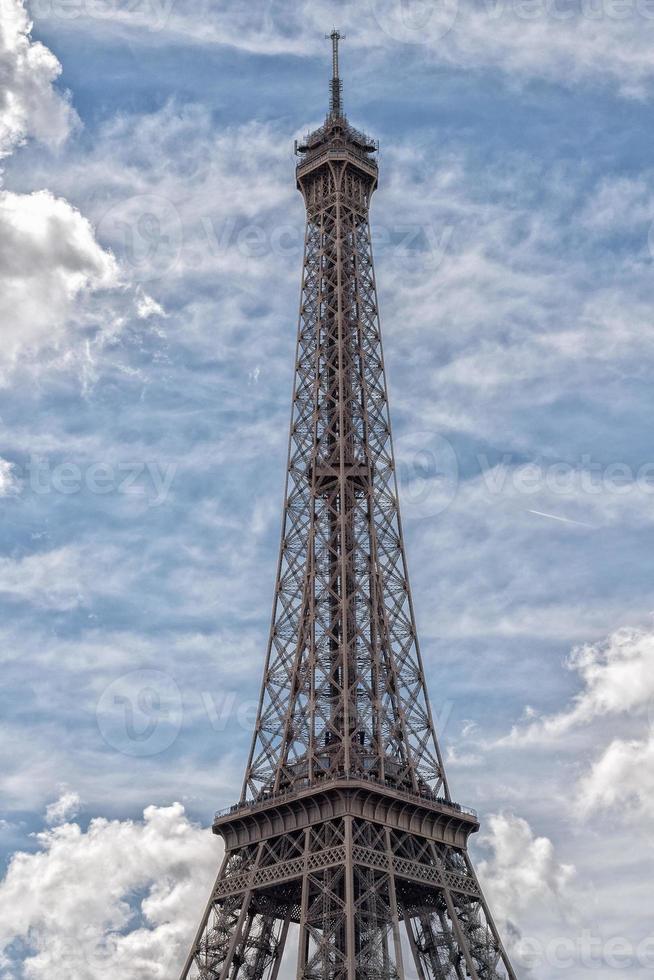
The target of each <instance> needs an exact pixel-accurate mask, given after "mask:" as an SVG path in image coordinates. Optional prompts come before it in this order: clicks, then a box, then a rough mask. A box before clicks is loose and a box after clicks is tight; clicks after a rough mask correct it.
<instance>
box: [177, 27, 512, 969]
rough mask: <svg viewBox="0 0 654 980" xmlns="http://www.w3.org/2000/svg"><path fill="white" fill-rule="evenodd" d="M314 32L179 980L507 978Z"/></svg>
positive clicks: (363, 208)
mask: <svg viewBox="0 0 654 980" xmlns="http://www.w3.org/2000/svg"><path fill="white" fill-rule="evenodd" d="M329 37H330V38H331V41H332V46H333V73H332V79H331V83H330V106H329V113H328V115H327V117H326V120H325V123H324V125H323V126H321V127H320V128H319V129H317V130H316V131H315V132H313V133H311V134H310V135H308V136H307V138H306V139H305V140H304V142H302V143H301V144H300V145H297V144H296V154H297V155H298V158H299V161H298V164H297V171H296V176H297V186H298V189H299V190H300V192H301V193H302V195H303V198H304V202H305V205H306V235H305V249H304V267H303V277H302V292H301V300H300V317H299V330H298V338H297V354H296V360H295V384H294V392H293V404H292V418H291V430H290V443H289V455H288V470H287V484H286V496H285V509H284V519H283V529H282V540H281V548H280V553H279V564H278V569H277V581H276V584H275V597H274V609H273V618H272V627H271V631H270V640H269V644H268V653H267V658H266V663H265V669H264V676H263V684H262V688H261V695H260V700H259V711H258V718H257V722H256V727H255V731H254V737H253V741H252V748H251V751H250V756H249V759H248V763H247V769H246V773H245V779H244V782H243V790H242V795H241V798H240V801H239V802H238V803H237V804H235V805H234V806H232V807H230V808H229V810H227V811H225V812H222V813H219V814H217V815H216V819H215V822H214V825H213V830H214V833H216V834H218V835H220V836H221V837H222V838H223V840H224V842H225V856H224V860H223V862H222V866H221V868H220V871H219V874H218V879H217V881H216V884H215V887H214V889H213V892H212V894H211V897H210V899H209V903H208V906H207V909H206V912H205V915H204V917H203V919H202V922H201V924H200V928H199V930H198V933H197V936H196V938H195V941H194V943H193V947H192V949H191V952H190V954H189V957H188V960H187V962H186V964H185V966H184V969H183V971H182V974H181V980H277V978H278V976H280V971H281V977H282V978H283V980H287V978H289V977H290V976H291V975H293V976H294V977H295V978H296V980H404V978H409V977H411V978H417V980H456V978H459V980H463V978H471V980H515V973H514V972H513V969H512V967H511V965H510V963H509V960H508V957H507V955H506V952H505V950H504V947H503V945H502V942H501V939H500V937H499V935H498V932H497V929H496V928H495V925H494V923H493V919H492V917H491V914H490V911H489V909H488V906H487V904H486V901H485V899H484V896H483V895H482V892H481V889H480V887H479V883H478V881H477V878H476V875H475V872H474V869H473V866H472V864H471V861H470V858H469V856H468V853H467V842H468V838H469V836H470V834H472V833H474V832H475V831H477V830H478V829H479V823H478V820H477V817H476V814H475V813H474V811H472V810H470V809H468V808H467V807H464V806H461V805H460V804H458V803H455V802H454V801H453V800H452V797H451V795H450V790H449V786H448V783H447V778H446V775H445V770H444V768H443V761H442V758H441V752H440V749H439V746H438V742H437V740H436V735H435V732H434V724H433V720H432V713H431V709H430V705H429V699H428V695H427V689H426V685H425V674H424V669H423V665H422V660H421V657H420V650H419V646H418V637H417V633H416V627H415V620H414V612H413V604H412V600H411V591H410V588H409V579H408V574H407V567H406V559H405V553H404V543H403V538H402V525H401V522H400V511H399V506H398V494H397V485H396V478H395V464H394V459H393V447H392V440H391V427H390V420H389V413H388V398H387V393H386V382H385V376H384V359H383V354H382V341H381V334H380V327H379V316H378V305H377V295H376V287H375V274H374V266H373V258H372V250H371V238H370V226H369V221H368V211H369V206H370V198H371V196H372V193H373V191H374V190H375V188H376V186H377V174H378V168H377V162H376V151H377V149H378V146H377V144H376V143H375V142H374V141H373V140H371V139H369V138H368V137H367V136H365V135H364V134H363V133H361V132H359V131H358V130H356V129H354V128H353V127H352V126H351V125H350V123H349V122H348V120H347V117H346V115H345V113H344V111H343V103H342V82H341V80H340V77H339V65H338V58H339V41H340V40H341V37H342V35H340V34H339V33H338V32H337V31H334V32H333V33H332V34H331V35H329ZM285 950H286V954H285Z"/></svg>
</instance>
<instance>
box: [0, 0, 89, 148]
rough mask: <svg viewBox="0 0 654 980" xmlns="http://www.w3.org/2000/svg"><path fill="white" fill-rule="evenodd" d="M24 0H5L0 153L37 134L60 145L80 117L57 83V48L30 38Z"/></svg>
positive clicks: (0, 38)
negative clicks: (52, 49) (54, 84)
mask: <svg viewBox="0 0 654 980" xmlns="http://www.w3.org/2000/svg"><path fill="white" fill-rule="evenodd" d="M31 27H32V25H31V23H30V20H29V17H28V15H27V11H26V10H25V6H24V4H23V3H22V0H1V2H0V78H2V87H1V88H0V157H3V156H6V155H7V154H8V153H11V151H12V150H13V149H14V147H16V146H17V145H18V144H19V143H21V142H22V141H23V140H25V139H26V138H27V137H29V136H33V137H35V138H36V139H39V140H41V141H43V142H45V143H48V144H50V145H53V146H59V145H60V144H61V143H63V141H64V140H65V139H66V137H67V136H68V134H69V132H70V130H71V128H72V126H73V125H74V123H75V120H76V118H77V117H76V116H75V113H74V111H73V109H72V108H71V106H70V103H69V101H68V99H67V98H66V96H65V95H62V94H61V93H60V92H58V91H57V90H56V89H55V88H54V87H53V83H54V82H55V81H56V80H57V78H58V77H59V75H60V74H61V65H60V64H59V61H58V60H57V58H56V57H55V56H54V54H53V53H52V51H50V50H49V49H48V48H46V47H45V46H44V45H43V44H41V43H39V42H38V41H33V40H32V38H31V37H30V31H31Z"/></svg>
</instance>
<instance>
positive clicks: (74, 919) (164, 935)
mask: <svg viewBox="0 0 654 980" xmlns="http://www.w3.org/2000/svg"><path fill="white" fill-rule="evenodd" d="M37 841H38V844H39V850H38V851H37V852H36V853H33V854H26V853H18V854H15V855H14V856H13V858H12V860H11V862H10V864H9V867H8V870H7V873H6V876H5V878H4V880H3V881H2V882H1V883H0V948H2V949H3V950H4V953H3V955H2V958H1V959H0V966H3V967H4V968H5V970H6V971H11V972H5V973H3V975H4V976H13V975H14V972H13V969H12V967H13V965H14V962H15V961H14V959H13V955H12V953H11V951H10V949H9V947H10V945H11V944H12V943H13V942H15V941H17V940H19V941H22V942H24V943H25V944H26V947H27V950H28V951H27V954H26V956H25V958H24V962H23V965H22V967H21V968H20V969H21V972H20V974H19V975H21V976H26V977H27V976H29V977H30V978H31V980H46V978H47V980H68V978H69V977H71V976H74V977H80V978H84V980H102V978H104V977H106V976H107V975H110V976H119V977H121V980H154V978H158V980H169V978H170V977H171V976H175V975H176V974H177V972H178V971H179V969H180V967H181V965H182V963H183V960H184V957H185V955H186V953H187V951H188V947H189V944H190V942H191V939H192V937H193V935H194V932H195V930H196V928H197V924H198V921H199V918H200V915H201V909H202V907H203V904H204V902H206V898H207V894H208V892H209V889H210V886H211V882H212V879H213V877H214V876H215V873H216V870H217V867H218V860H219V845H218V842H217V841H216V839H215V838H213V837H212V835H211V834H210V832H209V831H207V830H204V829H201V828H199V827H197V826H195V825H193V824H191V823H190V821H189V820H188V818H187V817H186V815H185V812H184V808H183V807H182V806H181V804H179V803H176V804H174V805H173V806H170V807H165V808H164V807H162V808H159V807H148V808H147V809H146V810H145V812H144V815H143V821H142V822H137V821H132V820H125V821H118V820H113V821H109V820H105V819H100V818H98V819H95V820H92V821H91V823H90V825H89V827H88V830H87V831H83V830H82V828H81V827H80V826H78V825H77V824H74V823H68V824H65V825H64V826H61V827H56V828H54V829H52V830H47V831H44V832H43V833H41V834H38V835H37ZM21 960H22V957H21Z"/></svg>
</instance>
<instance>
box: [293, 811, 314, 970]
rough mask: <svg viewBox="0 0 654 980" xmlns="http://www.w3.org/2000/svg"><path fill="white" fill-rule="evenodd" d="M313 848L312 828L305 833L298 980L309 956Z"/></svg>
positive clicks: (308, 828)
mask: <svg viewBox="0 0 654 980" xmlns="http://www.w3.org/2000/svg"><path fill="white" fill-rule="evenodd" d="M310 846H311V827H307V829H306V830H305V831H304V869H303V872H302V898H301V900H300V935H299V938H298V949H297V970H296V974H295V976H296V980H302V977H303V976H304V971H305V969H306V965H307V958H308V955H309V930H308V928H307V910H308V908H309V850H310Z"/></svg>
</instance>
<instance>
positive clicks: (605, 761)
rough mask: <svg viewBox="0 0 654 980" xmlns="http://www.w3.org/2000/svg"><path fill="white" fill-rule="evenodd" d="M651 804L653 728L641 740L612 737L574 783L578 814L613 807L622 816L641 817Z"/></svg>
mask: <svg viewBox="0 0 654 980" xmlns="http://www.w3.org/2000/svg"><path fill="white" fill-rule="evenodd" d="M652 803H654V729H650V731H649V735H648V736H647V737H646V738H644V739H629V740H627V739H620V738H617V739H614V740H613V741H612V742H611V743H610V745H609V746H608V748H607V749H605V751H604V752H603V753H602V754H601V756H600V757H599V759H597V760H596V761H595V762H593V764H592V766H591V768H590V771H589V772H588V773H587V774H586V775H585V776H584V777H583V778H582V779H581V781H580V783H579V786H578V806H579V809H580V811H581V812H582V813H584V814H586V815H587V814H588V813H589V812H590V811H591V810H593V809H595V808H597V809H602V810H604V809H611V808H614V807H615V808H616V809H617V810H618V812H620V813H621V814H622V815H624V816H627V817H629V816H645V817H647V818H648V824H649V825H651V811H652Z"/></svg>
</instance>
